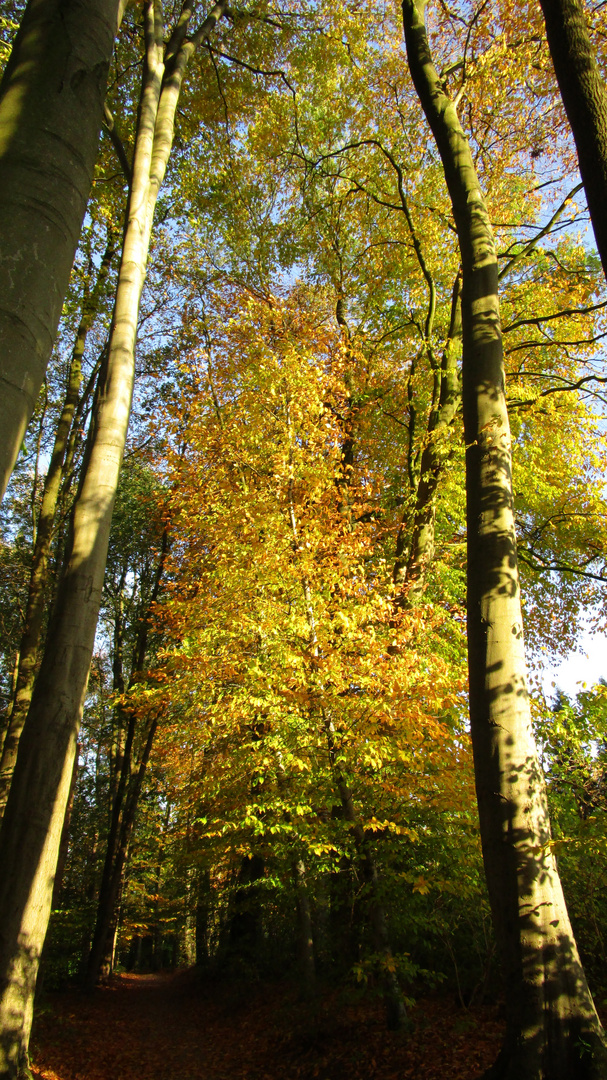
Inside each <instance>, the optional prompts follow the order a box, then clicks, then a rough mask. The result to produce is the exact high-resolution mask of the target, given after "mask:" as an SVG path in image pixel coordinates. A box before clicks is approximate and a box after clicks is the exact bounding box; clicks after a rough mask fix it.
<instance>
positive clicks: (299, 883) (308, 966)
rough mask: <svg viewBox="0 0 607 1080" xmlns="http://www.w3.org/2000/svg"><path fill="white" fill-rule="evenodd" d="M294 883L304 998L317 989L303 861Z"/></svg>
mask: <svg viewBox="0 0 607 1080" xmlns="http://www.w3.org/2000/svg"><path fill="white" fill-rule="evenodd" d="M293 883H294V885H295V897H296V900H297V921H298V924H299V963H300V968H301V976H302V988H303V996H304V997H307V998H309V997H312V996H313V994H314V991H315V989H316V965H315V963H314V938H313V936H312V912H311V911H310V897H309V896H308V888H307V885H306V868H305V866H304V862H303V859H297V860H296V862H294V864H293Z"/></svg>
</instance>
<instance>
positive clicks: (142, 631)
mask: <svg viewBox="0 0 607 1080" xmlns="http://www.w3.org/2000/svg"><path fill="white" fill-rule="evenodd" d="M167 552H168V527H165V529H164V532H163V534H162V547H161V551H160V558H159V560H158V566H157V568H156V574H155V579H154V586H153V588H152V592H151V595H150V602H149V606H148V609H147V611H146V612H145V614H144V616H143V617H142V619H141V621H140V625H139V633H138V635H137V643H136V647H135V654H134V658H133V659H134V666H133V673H132V676H131V680H130V684H129V689H130V687H131V686H132V685H133V683H134V681H135V680H136V679H137V678H138V677H139V675H140V671H141V668H142V666H143V662H144V659H145V653H146V649H147V642H148V630H149V619H150V614H151V609H152V606H153V604H155V603H156V600H157V599H158V595H159V592H160V585H161V581H162V575H163V572H164V566H165V562H166V556H167ZM120 635H121V631H119V636H120ZM121 652H122V648H121V647H120V648H119V649H118V650H117V653H116V656H115V661H116V660H117V661H118V662H117V663H115V666H114V679H113V681H114V690H117V689H118V690H119V692H120V693H124V679H123V673H122V659H121ZM125 719H126V725H125ZM114 721H115V726H116V728H117V729H118V731H119V733H120V735H119V741H120V749H119V751H118V752H117V753H116V755H115V763H116V773H117V775H116V778H115V782H114V784H113V785H112V787H113V788H114V790H112V792H111V795H112V811H111V818H110V830H109V835H108V840H107V847H106V852H105V861H104V865H103V873H102V876H101V885H100V888H99V902H98V906H97V917H96V920H95V930H94V933H93V942H92V945H91V950H90V953H89V958H88V965H87V976H86V983H87V987H88V989H89V990H92V989H93V988H94V987H95V985H96V984H97V982H98V981H99V978H100V977H101V975H102V967H103V955H104V950H106V949H107V938H108V935H109V933H110V928H111V925H112V920H113V917H114V911H115V908H116V904H117V903H118V897H119V894H120V890H121V887H122V881H123V876H124V868H125V865H126V859H127V856H128V850H129V844H130V839H131V834H132V831H133V826H134V824H135V815H136V813H137V806H138V803H139V796H140V795H141V789H142V786H143V781H144V778H145V774H146V770H147V765H148V761H149V758H150V754H151V752H152V745H153V742H154V735H155V733H156V727H157V719H156V718H153V719H152V720H151V721H150V722H149V724H148V727H147V730H146V731H144V734H143V743H142V746H141V756H140V758H139V760H138V761H137V762H136V764H135V766H134V767H133V743H134V740H135V734H136V724H137V715H136V713H135V712H133V711H131V712H129V713H128V715H127V716H126V717H125V710H124V709H123V708H122V707H121V706H118V707H117V709H116V710H115V718H114ZM125 733H126V737H125V738H124V745H123V744H122V737H123V735H124V734H125Z"/></svg>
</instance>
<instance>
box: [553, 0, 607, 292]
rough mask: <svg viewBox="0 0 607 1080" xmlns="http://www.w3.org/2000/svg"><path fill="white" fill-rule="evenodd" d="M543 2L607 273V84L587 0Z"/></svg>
mask: <svg viewBox="0 0 607 1080" xmlns="http://www.w3.org/2000/svg"><path fill="white" fill-rule="evenodd" d="M540 3H541V5H542V11H543V12H544V19H545V21H546V33H547V35H548V45H549V46H550V54H551V56H552V63H553V65H554V71H555V74H556V78H557V82H558V84H559V89H560V91H561V97H562V99H563V105H564V106H565V112H566V113H567V118H568V120H569V123H570V125H571V130H572V132H573V138H574V139H575V145H576V148H577V156H578V161H579V165H580V173H581V176H582V180H583V181H584V189H585V191H586V199H587V200H588V209H589V211H590V219H591V221H592V227H593V229H594V235H595V239H596V244H597V247H598V249H599V254H600V256H601V262H602V264H603V271H604V273H605V276H606V277H607V87H606V86H605V81H604V79H603V77H602V75H601V72H600V71H599V67H598V64H597V62H596V57H595V55H594V50H593V48H592V42H591V41H590V34H589V33H588V25H587V22H586V15H585V13H584V5H583V2H582V0H540Z"/></svg>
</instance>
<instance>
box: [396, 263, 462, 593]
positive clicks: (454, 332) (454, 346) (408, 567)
mask: <svg viewBox="0 0 607 1080" xmlns="http://www.w3.org/2000/svg"><path fill="white" fill-rule="evenodd" d="M461 336H462V320H461V281H460V277H459V275H458V276H457V278H456V280H455V285H454V287H453V294H452V300H451V320H450V324H449V334H448V337H447V341H446V342H445V348H444V351H443V358H442V362H441V366H440V368H439V369H438V370H436V371H435V387H436V389H435V402H434V407H433V408H432V410H431V412H430V417H429V419H428V434H427V437H426V442H425V445H424V448H423V450H422V455H421V464H420V476H419V481H418V484H417V492H416V496H415V511H414V515H413V527H412V531H411V540H410V543H409V548H408V553H407V543H406V538H407V532H408V529H407V525H408V521H407V517H408V515H407V516H405V518H403V521H402V523H401V526H400V529H399V532H398V537H397V540H396V558H395V560H394V568H393V572H392V579H393V581H394V584H395V585H396V588H397V590H398V591H397V594H396V603H397V604H398V605H399V606H400V607H403V606H405V605H411V604H414V603H415V602H416V601H417V600H419V599H420V598H421V595H422V593H423V590H424V586H425V583H426V576H427V572H428V568H429V566H430V564H431V562H432V558H433V556H434V532H435V522H436V491H437V488H438V485H439V481H440V478H441V476H442V475H443V473H444V470H445V467H446V465H447V463H448V460H449V456H448V454H446V453H445V448H444V440H445V437H446V435H447V432H448V430H449V428H450V426H451V424H452V423H453V420H454V418H455V416H456V414H457V411H458V409H459V407H460V404H461V390H460V384H459V375H458V370H457V360H458V351H459V347H460V344H461ZM436 384H438V385H437V386H436Z"/></svg>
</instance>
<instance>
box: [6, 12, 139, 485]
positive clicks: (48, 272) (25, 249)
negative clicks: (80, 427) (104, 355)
mask: <svg viewBox="0 0 607 1080" xmlns="http://www.w3.org/2000/svg"><path fill="white" fill-rule="evenodd" d="M118 17H119V0H29V3H28V5H27V8H26V10H25V14H24V15H23V19H22V22H21V26H20V28H19V31H18V33H17V37H16V39H15V44H14V46H13V50H12V53H11V56H10V59H9V62H8V64H7V66H6V70H5V72H4V76H3V78H2V83H1V84H0V251H1V255H0V295H1V296H2V305H1V308H0V340H1V341H2V351H1V360H0V430H1V431H2V446H1V449H0V496H2V495H3V494H4V491H5V489H6V485H7V483H8V480H9V477H10V474H11V472H12V469H13V465H14V463H15V460H16V457H17V454H18V452H19V448H20V446H21V443H22V441H23V436H24V434H25V429H26V427H27V424H28V421H29V419H30V416H31V414H32V410H33V408H34V404H35V401H36V398H37V396H38V393H39V391H40V386H41V384H42V380H43V378H44V373H45V371H46V366H47V364H48V361H49V357H50V355H51V350H52V347H53V344H54V341H55V336H56V333H57V326H58V323H59V317H60V315H61V308H62V305H63V300H64V297H65V294H66V291H67V285H68V280H69V275H70V271H71V268H72V263H73V261H74V255H75V252H76V246H77V244H78V238H79V236H80V229H81V226H82V220H83V218H84V211H85V208H86V203H87V200H88V196H89V191H90V187H91V182H92V178H93V169H94V166H95V160H96V157H97V146H98V142H99V131H100V128H101V120H102V116H103V104H104V98H105V91H106V84H107V75H108V70H109V65H110V58H111V54H112V47H113V42H114V37H115V34H116V28H117V24H118Z"/></svg>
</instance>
